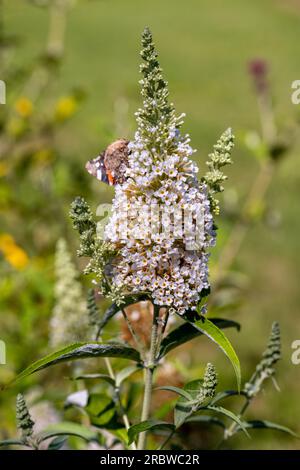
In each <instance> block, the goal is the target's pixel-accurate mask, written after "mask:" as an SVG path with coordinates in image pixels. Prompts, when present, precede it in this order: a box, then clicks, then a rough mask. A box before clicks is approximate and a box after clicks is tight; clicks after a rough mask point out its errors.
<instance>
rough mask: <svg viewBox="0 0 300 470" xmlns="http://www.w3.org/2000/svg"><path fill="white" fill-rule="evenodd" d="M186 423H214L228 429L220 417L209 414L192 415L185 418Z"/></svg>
mask: <svg viewBox="0 0 300 470" xmlns="http://www.w3.org/2000/svg"><path fill="white" fill-rule="evenodd" d="M185 423H203V424H214V425H216V426H220V427H221V428H223V429H226V426H225V424H224V423H223V421H221V420H220V419H218V418H216V417H215V416H208V415H195V416H190V417H189V418H187V419H186V420H185Z"/></svg>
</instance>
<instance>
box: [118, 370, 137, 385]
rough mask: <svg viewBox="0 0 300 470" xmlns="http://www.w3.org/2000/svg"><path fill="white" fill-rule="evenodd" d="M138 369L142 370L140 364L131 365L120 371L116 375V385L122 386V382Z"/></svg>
mask: <svg viewBox="0 0 300 470" xmlns="http://www.w3.org/2000/svg"><path fill="white" fill-rule="evenodd" d="M138 370H141V367H140V366H129V367H126V368H125V369H123V370H121V371H120V372H118V374H117V375H116V386H117V387H120V385H121V383H122V382H123V381H124V380H126V379H128V377H130V376H131V375H132V374H134V373H135V372H137V371H138Z"/></svg>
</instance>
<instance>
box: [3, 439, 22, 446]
mask: <svg viewBox="0 0 300 470" xmlns="http://www.w3.org/2000/svg"><path fill="white" fill-rule="evenodd" d="M24 445H26V444H25V442H24V441H22V440H21V439H6V440H4V441H0V447H6V446H7V447H8V446H24Z"/></svg>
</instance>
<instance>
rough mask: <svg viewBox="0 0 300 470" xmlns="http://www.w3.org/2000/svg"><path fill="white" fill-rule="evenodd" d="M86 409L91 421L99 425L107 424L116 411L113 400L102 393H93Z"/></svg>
mask: <svg viewBox="0 0 300 470" xmlns="http://www.w3.org/2000/svg"><path fill="white" fill-rule="evenodd" d="M85 410H86V411H87V413H88V415H89V417H90V420H91V423H92V424H93V425H94V426H98V427H103V426H105V425H107V424H108V423H109V422H110V421H111V419H112V418H113V416H114V415H115V411H116V410H115V403H114V402H113V400H112V399H111V398H110V397H108V396H106V395H104V394H102V393H92V394H91V395H90V396H89V401H88V404H87V406H86V407H85Z"/></svg>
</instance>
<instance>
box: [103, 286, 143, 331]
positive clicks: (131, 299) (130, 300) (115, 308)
mask: <svg viewBox="0 0 300 470" xmlns="http://www.w3.org/2000/svg"><path fill="white" fill-rule="evenodd" d="M148 299H149V296H148V295H147V294H136V295H131V296H128V297H125V299H124V301H123V303H122V305H117V304H115V303H113V304H112V305H111V306H110V307H109V308H108V309H107V310H106V311H105V312H104V314H103V316H102V318H101V319H100V321H99V323H98V335H100V334H101V332H102V330H103V328H104V327H105V325H106V324H107V323H108V322H109V320H111V319H112V318H113V317H114V316H115V315H116V314H117V313H118V312H120V311H121V309H122V308H126V307H128V306H129V305H133V304H136V303H138V302H141V301H142V300H148Z"/></svg>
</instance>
